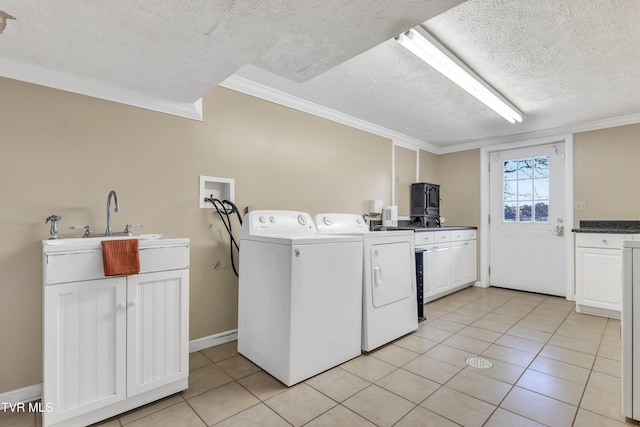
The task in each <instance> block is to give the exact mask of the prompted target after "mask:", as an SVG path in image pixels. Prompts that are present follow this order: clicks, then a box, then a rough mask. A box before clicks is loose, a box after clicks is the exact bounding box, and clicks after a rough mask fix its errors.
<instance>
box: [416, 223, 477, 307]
mask: <svg viewBox="0 0 640 427" xmlns="http://www.w3.org/2000/svg"><path fill="white" fill-rule="evenodd" d="M476 238H477V230H476V229H465V228H455V229H449V230H443V229H441V228H434V229H433V231H432V230H427V231H416V233H415V246H416V248H420V249H424V252H423V257H424V258H423V302H424V303H427V302H429V301H433V300H435V299H437V298H440V297H442V296H444V295H447V294H450V293H452V292H455V291H457V290H459V289H461V288H463V287H465V286H468V285H469V284H470V283H472V282H475V281H476V278H477V277H476V276H477V253H476V250H477V249H476V248H477V243H476V242H477V241H476Z"/></svg>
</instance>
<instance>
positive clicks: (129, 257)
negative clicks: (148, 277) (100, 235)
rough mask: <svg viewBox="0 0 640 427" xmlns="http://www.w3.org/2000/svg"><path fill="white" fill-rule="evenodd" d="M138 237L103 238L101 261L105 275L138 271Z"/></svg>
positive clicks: (119, 274) (135, 272)
mask: <svg viewBox="0 0 640 427" xmlns="http://www.w3.org/2000/svg"><path fill="white" fill-rule="evenodd" d="M139 244H140V242H139V241H138V239H124V240H103V241H102V263H103V264H104V275H105V276H122V275H127V274H138V273H140V254H139V251H138V248H139Z"/></svg>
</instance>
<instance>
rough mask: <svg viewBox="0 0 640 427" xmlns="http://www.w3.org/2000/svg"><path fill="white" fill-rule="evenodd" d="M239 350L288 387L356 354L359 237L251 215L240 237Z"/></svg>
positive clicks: (278, 215) (304, 218) (288, 216)
mask: <svg viewBox="0 0 640 427" xmlns="http://www.w3.org/2000/svg"><path fill="white" fill-rule="evenodd" d="M239 262H240V272H239V292H238V352H239V353H240V354H242V355H244V356H245V357H247V358H248V359H249V360H251V361H252V362H254V363H255V364H256V365H258V366H260V367H261V368H262V369H264V370H265V371H266V372H268V373H269V374H271V375H272V376H274V377H275V378H277V379H278V380H280V381H281V382H283V383H284V384H285V385H287V386H291V385H293V384H296V383H298V382H300V381H303V380H305V379H307V378H309V377H312V376H313V375H316V374H318V373H320V372H323V371H325V370H327V369H330V368H333V367H334V366H337V365H339V364H341V363H343V362H345V361H347V360H350V359H352V358H354V357H357V356H359V355H360V354H361V350H360V341H361V329H362V318H361V312H362V285H361V283H362V267H361V266H362V237H360V236H328V235H327V236H325V235H319V234H318V233H317V230H316V226H315V224H314V223H313V220H312V218H311V216H310V215H309V214H308V213H304V212H293V211H255V210H254V211H252V212H249V214H248V215H247V216H246V217H245V219H244V221H243V225H242V232H241V236H240V261H239Z"/></svg>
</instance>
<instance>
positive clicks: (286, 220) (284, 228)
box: [242, 210, 318, 236]
mask: <svg viewBox="0 0 640 427" xmlns="http://www.w3.org/2000/svg"><path fill="white" fill-rule="evenodd" d="M317 233H318V232H317V230H316V226H315V224H314V223H313V220H312V219H311V215H309V214H308V213H306V212H298V211H285V210H253V211H251V212H249V213H248V214H247V215H246V216H245V218H244V220H243V221H242V234H244V235H253V236H284V235H286V236H309V235H316V234H317Z"/></svg>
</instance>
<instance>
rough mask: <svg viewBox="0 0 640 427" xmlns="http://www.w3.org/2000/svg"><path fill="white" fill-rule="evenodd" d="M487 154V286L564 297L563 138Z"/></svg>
mask: <svg viewBox="0 0 640 427" xmlns="http://www.w3.org/2000/svg"><path fill="white" fill-rule="evenodd" d="M489 155H490V168H491V170H490V178H489V179H490V186H491V188H490V214H491V216H490V218H491V221H490V224H489V226H490V227H489V232H490V256H489V258H490V280H491V286H498V287H503V288H509V289H517V290H522V291H529V292H539V293H544V294H551V295H558V296H566V294H567V286H566V269H567V262H566V257H565V250H564V248H565V240H566V239H569V238H572V236H571V233H568V232H567V231H570V230H567V229H565V224H564V218H565V201H564V198H565V194H564V193H565V191H564V188H565V184H564V180H565V160H564V143H562V142H558V143H555V144H548V145H540V146H534V147H526V148H520V149H514V150H506V151H501V152H493V153H490V154H489ZM566 226H567V227H570V225H566Z"/></svg>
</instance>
